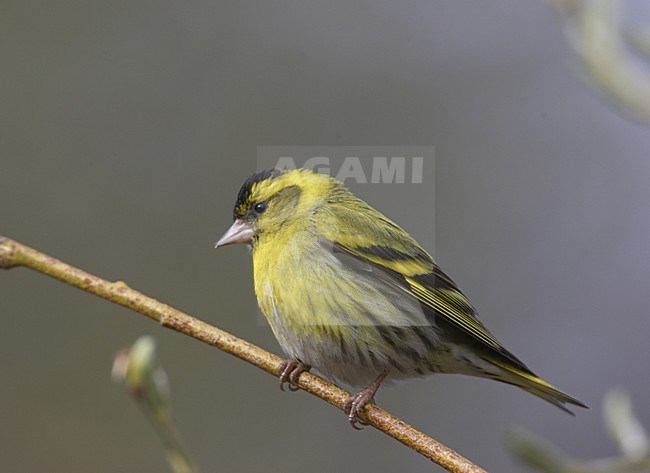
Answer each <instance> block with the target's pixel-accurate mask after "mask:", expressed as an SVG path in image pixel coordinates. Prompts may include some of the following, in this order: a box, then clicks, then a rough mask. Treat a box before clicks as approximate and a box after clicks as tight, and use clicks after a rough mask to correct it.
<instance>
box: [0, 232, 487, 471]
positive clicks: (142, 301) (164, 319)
mask: <svg viewBox="0 0 650 473" xmlns="http://www.w3.org/2000/svg"><path fill="white" fill-rule="evenodd" d="M16 266H25V267H28V268H31V269H33V270H35V271H38V272H40V273H43V274H46V275H48V276H51V277H53V278H55V279H58V280H60V281H63V282H65V283H68V284H70V285H72V286H75V287H77V288H79V289H82V290H84V291H86V292H89V293H91V294H95V295H96V296H99V297H102V298H104V299H107V300H109V301H112V302H115V303H116V304H119V305H122V306H124V307H128V308H130V309H133V310H134V311H136V312H139V313H141V314H143V315H146V316H147V317H150V318H152V319H154V320H157V321H158V322H160V324H161V325H163V326H164V327H167V328H170V329H172V330H175V331H177V332H181V333H184V334H186V335H189V336H190V337H192V338H195V339H197V340H201V341H202V342H205V343H207V344H209V345H212V346H213V347H216V348H218V349H220V350H222V351H225V352H226V353H230V354H231V355H234V356H236V357H237V358H240V359H242V360H244V361H247V362H248V363H250V364H252V365H254V366H257V367H258V368H260V369H262V370H264V371H266V372H267V373H270V374H272V375H274V376H279V372H280V363H281V362H282V359H281V358H280V357H278V356H276V355H273V354H271V353H269V352H267V351H266V350H263V349H261V348H259V347H257V346H255V345H253V344H251V343H249V342H247V341H246V340H242V339H241V338H238V337H236V336H234V335H231V334H230V333H228V332H224V331H223V330H221V329H219V328H217V327H213V326H211V325H208V324H206V323H205V322H202V321H200V320H198V319H196V318H194V317H192V316H190V315H187V314H185V313H183V312H181V311H179V310H176V309H174V308H172V307H170V306H168V305H167V304H164V303H162V302H158V301H156V300H154V299H152V298H150V297H147V296H145V295H144V294H142V293H140V292H138V291H136V290H134V289H131V288H130V287H128V286H127V285H126V284H125V283H124V282H122V281H118V282H110V281H106V280H104V279H101V278H99V277H97V276H94V275H92V274H90V273H87V272H85V271H82V270H81V269H78V268H75V267H73V266H70V265H68V264H66V263H63V262H62V261H59V260H58V259H56V258H53V257H51V256H48V255H46V254H44V253H41V252H40V251H37V250H34V249H33V248H29V247H28V246H25V245H23V244H21V243H18V242H16V241H14V240H11V239H9V238H6V237H1V236H0V268H4V269H9V268H13V267H16ZM298 385H299V386H300V387H301V388H302V389H303V390H304V391H306V392H308V393H310V394H313V395H314V396H317V397H319V398H321V399H323V400H324V401H327V402H328V403H330V404H332V405H333V406H336V407H338V408H339V409H341V410H343V404H344V402H345V400H346V399H347V398H348V396H349V393H348V392H347V391H344V390H343V389H340V388H338V387H337V386H334V385H333V384H331V383H329V382H327V381H325V380H323V379H322V378H319V377H318V376H315V375H313V374H311V373H306V372H305V373H303V374H302V375H301V376H300V378H299V379H298ZM363 420H364V421H366V422H367V423H368V424H370V425H372V426H373V427H375V428H376V429H378V430H381V431H382V432H384V433H385V434H387V435H389V436H391V437H393V438H394V439H396V440H398V441H400V442H402V443H403V444H404V445H406V446H407V447H409V448H411V449H413V450H415V451H416V452H418V453H420V454H421V455H424V456H425V457H426V458H428V459H429V460H431V461H433V462H434V463H437V464H438V465H440V466H441V467H443V468H444V469H446V470H447V471H450V472H452V473H485V470H483V469H482V468H480V467H478V466H476V465H474V464H473V463H471V462H470V461H469V460H467V459H465V458H464V457H462V456H461V455H459V454H458V453H456V452H455V451H454V450H451V449H450V448H448V447H446V446H445V445H443V444H441V443H440V442H438V441H436V440H434V439H432V438H431V437H429V436H427V435H425V434H423V433H422V432H420V431H419V430H416V429H415V428H413V427H411V426H410V425H408V424H407V423H406V422H404V421H402V420H400V419H398V418H397V417H394V416H392V415H391V414H389V413H388V412H386V411H384V410H382V409H380V408H379V407H377V406H375V405H374V404H370V405H368V406H367V408H366V413H365V418H364V419H363Z"/></svg>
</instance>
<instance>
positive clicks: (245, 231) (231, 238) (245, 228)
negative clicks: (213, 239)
mask: <svg viewBox="0 0 650 473" xmlns="http://www.w3.org/2000/svg"><path fill="white" fill-rule="evenodd" d="M251 238H253V229H252V228H251V227H250V226H249V225H248V224H247V223H245V222H243V221H241V220H239V219H237V220H235V223H233V224H232V226H231V227H230V228H229V229H228V231H227V232H226V233H224V234H223V236H222V237H221V238H219V241H217V243H215V245H214V247H215V248H219V247H220V246H226V245H232V244H234V243H248V242H249V241H251Z"/></svg>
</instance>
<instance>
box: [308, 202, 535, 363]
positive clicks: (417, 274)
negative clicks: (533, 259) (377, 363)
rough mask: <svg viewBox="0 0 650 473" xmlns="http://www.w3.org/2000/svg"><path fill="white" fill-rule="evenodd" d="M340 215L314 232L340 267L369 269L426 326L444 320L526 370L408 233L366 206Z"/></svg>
mask: <svg viewBox="0 0 650 473" xmlns="http://www.w3.org/2000/svg"><path fill="white" fill-rule="evenodd" d="M346 210H348V211H343V210H341V213H340V214H339V216H338V218H326V219H325V220H327V221H328V222H327V224H326V225H324V226H323V228H322V229H321V230H322V232H320V234H321V235H324V238H323V239H322V242H323V244H324V245H325V246H326V247H327V248H328V249H330V251H332V252H333V253H334V254H335V255H336V256H337V258H338V259H339V260H340V261H341V262H342V264H344V265H347V266H356V268H357V269H358V268H359V267H361V268H363V267H368V266H369V267H370V268H374V269H375V271H374V272H370V274H374V275H376V276H375V277H382V278H383V279H384V281H385V280H386V277H387V275H388V277H389V278H390V279H391V283H392V284H394V285H397V286H399V287H400V288H401V290H402V291H404V292H406V293H407V294H409V295H412V296H413V297H415V298H416V299H417V301H418V302H419V303H420V306H421V307H422V308H423V311H424V313H425V315H426V316H427V318H428V319H430V320H431V323H433V322H434V321H435V319H436V318H439V319H440V320H443V321H446V322H448V323H449V324H451V325H452V326H453V327H455V328H457V329H459V330H460V331H461V332H462V333H465V334H467V335H469V336H470V337H471V338H473V339H474V340H476V341H478V342H480V343H481V344H482V345H484V346H485V347H487V348H489V349H491V350H493V351H495V352H497V353H499V354H500V355H503V356H505V357H506V358H507V359H508V360H510V361H511V362H513V363H515V364H516V365H518V366H520V367H521V368H524V369H526V370H527V368H526V367H525V365H524V364H523V363H522V362H521V361H520V360H518V359H517V358H516V357H515V356H514V355H513V354H512V353H510V352H509V351H508V350H506V349H505V348H504V347H503V346H502V345H501V344H500V343H499V341H498V340H497V339H496V338H494V336H492V334H491V333H490V332H488V330H487V329H486V328H485V327H484V326H483V324H482V323H481V322H480V321H479V320H478V318H477V314H476V310H475V309H474V307H473V306H472V304H471V303H470V302H469V300H468V299H467V297H466V296H465V295H464V294H463V293H462V292H461V290H460V289H459V288H458V286H457V285H456V284H455V283H454V281H453V280H452V279H451V278H450V277H449V276H447V275H446V274H445V273H443V272H442V270H441V269H440V268H439V267H438V266H437V265H436V264H435V262H434V260H433V258H431V256H430V255H429V254H428V253H427V252H426V251H424V250H423V249H422V248H421V247H420V245H419V244H418V243H417V242H416V241H415V240H414V239H413V238H412V237H411V236H410V235H408V233H406V232H405V231H404V230H402V229H401V228H400V227H399V226H398V225H397V224H395V223H393V222H392V221H390V220H388V219H387V218H386V217H385V216H383V215H382V214H380V213H379V212H377V211H375V210H374V209H371V208H369V207H368V208H367V209H366V208H364V209H362V210H364V212H349V209H346ZM368 212H372V214H368ZM329 217H332V216H331V215H330V216H329ZM371 277H372V276H371Z"/></svg>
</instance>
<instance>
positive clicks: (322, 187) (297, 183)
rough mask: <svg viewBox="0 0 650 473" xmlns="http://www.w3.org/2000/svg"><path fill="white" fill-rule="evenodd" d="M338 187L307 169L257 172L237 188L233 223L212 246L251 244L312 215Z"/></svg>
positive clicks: (326, 177)
mask: <svg viewBox="0 0 650 473" xmlns="http://www.w3.org/2000/svg"><path fill="white" fill-rule="evenodd" d="M339 187H340V183H339V182H338V181H336V180H334V179H332V178H331V177H329V176H326V175H324V174H319V173H316V172H313V171H310V170H307V169H293V170H288V171H281V170H278V169H273V170H270V171H261V172H257V173H255V174H253V175H251V176H249V177H248V179H246V181H245V182H244V184H243V185H242V186H241V189H239V194H238V195H237V201H236V202H235V208H234V210H233V220H234V223H233V224H232V226H231V227H230V228H229V229H228V231H227V232H226V233H224V235H223V236H222V237H221V238H220V239H219V241H217V243H216V245H215V246H216V247H217V248H218V247H220V246H225V245H231V244H233V243H251V244H254V243H255V241H257V239H258V238H260V236H262V235H265V234H266V235H268V234H272V233H274V232H278V231H280V230H281V229H282V228H283V227H286V226H287V225H290V224H292V223H293V222H295V221H297V220H299V219H301V218H304V217H306V216H309V215H311V214H312V213H313V211H314V210H315V209H316V208H317V207H319V206H320V205H322V204H323V203H325V202H326V201H327V198H328V197H329V196H331V195H332V192H333V190H334V189H337V188H339Z"/></svg>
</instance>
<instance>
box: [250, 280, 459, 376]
mask: <svg viewBox="0 0 650 473" xmlns="http://www.w3.org/2000/svg"><path fill="white" fill-rule="evenodd" d="M260 305H261V307H262V310H263V312H264V313H265V315H266V317H267V320H268V321H269V324H270V326H271V328H272V330H273V333H274V335H275V337H276V338H277V340H278V342H279V343H280V346H281V347H282V349H283V350H284V351H285V353H286V354H287V355H288V356H289V357H291V358H297V359H299V360H300V361H302V362H304V363H306V364H308V365H310V366H312V367H314V368H315V369H316V370H317V371H318V372H320V373H321V374H323V375H324V376H325V377H326V378H328V379H330V380H332V381H335V382H342V383H345V384H347V385H350V386H366V385H368V384H369V383H370V382H372V381H373V380H374V379H375V378H376V377H377V376H378V375H379V374H380V373H381V372H382V371H385V370H386V371H388V373H389V375H388V378H387V382H388V383H390V381H391V380H397V379H403V378H411V377H421V376H426V375H428V374H431V373H436V372H444V371H446V369H445V366H449V363H450V361H451V359H452V358H453V350H452V347H449V346H446V345H444V344H442V343H441V342H440V341H439V334H438V333H437V332H436V330H435V328H434V327H431V326H404V325H401V326H390V325H374V324H371V323H367V324H356V325H355V324H353V323H350V322H349V321H348V320H346V321H343V320H341V318H338V317H336V315H334V316H333V315H332V314H330V315H329V316H328V318H332V320H334V321H337V322H338V323H337V322H335V323H331V324H328V323H323V321H322V320H321V321H320V323H316V322H314V321H313V320H311V319H312V317H311V316H313V315H314V314H313V313H310V310H313V306H314V305H317V303H316V302H315V301H314V300H311V301H310V302H309V303H306V304H305V305H304V306H303V307H302V308H300V310H298V308H295V309H296V311H295V312H294V311H291V310H290V311H285V310H283V309H282V308H281V307H280V306H279V305H278V304H276V303H275V300H274V295H273V291H272V290H271V289H270V288H269V289H268V290H267V291H266V294H265V297H264V298H263V299H260ZM264 308H266V310H264ZM298 312H299V313H298ZM315 320H318V319H317V318H315Z"/></svg>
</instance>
